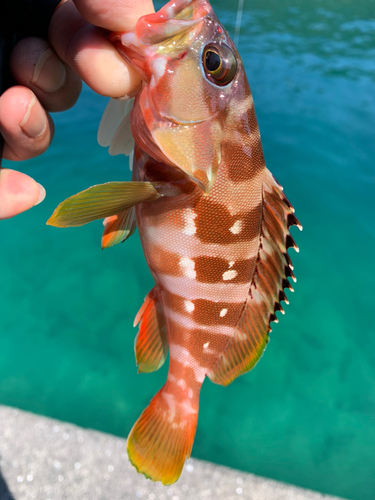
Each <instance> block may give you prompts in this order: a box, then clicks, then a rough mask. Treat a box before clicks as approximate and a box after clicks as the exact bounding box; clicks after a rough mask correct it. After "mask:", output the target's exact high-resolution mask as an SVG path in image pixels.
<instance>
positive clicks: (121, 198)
mask: <svg viewBox="0 0 375 500" xmlns="http://www.w3.org/2000/svg"><path fill="white" fill-rule="evenodd" d="M162 184H163V183H153V182H139V181H130V182H107V183H106V184H98V185H97V186H92V187H90V188H88V189H86V190H85V191H81V192H80V193H78V194H75V195H74V196H71V197H70V198H67V199H66V200H65V201H63V202H62V203H60V205H59V206H58V207H57V208H56V209H55V211H54V212H53V214H52V216H51V217H50V219H49V220H48V221H47V224H49V225H50V226H56V227H76V226H83V225H84V224H87V223H88V222H91V221H93V220H97V219H104V218H105V217H110V216H112V215H116V214H118V213H119V212H123V211H125V210H127V209H128V208H130V207H132V206H134V205H137V204H138V203H143V202H146V201H153V200H156V199H158V198H160V197H161V196H162V195H161V194H159V193H158V191H157V189H156V188H157V187H158V186H161V185H162Z"/></svg>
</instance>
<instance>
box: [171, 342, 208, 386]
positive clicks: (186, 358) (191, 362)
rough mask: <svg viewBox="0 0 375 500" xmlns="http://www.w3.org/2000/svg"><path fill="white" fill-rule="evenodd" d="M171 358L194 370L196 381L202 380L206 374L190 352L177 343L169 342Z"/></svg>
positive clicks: (204, 369)
mask: <svg viewBox="0 0 375 500" xmlns="http://www.w3.org/2000/svg"><path fill="white" fill-rule="evenodd" d="M169 352H170V357H171V359H174V360H176V361H178V362H179V363H181V364H182V365H183V366H189V367H190V368H192V369H193V370H194V374H195V379H196V380H197V382H203V380H204V378H205V376H206V368H205V367H203V366H200V365H199V364H198V362H197V360H196V359H195V358H194V357H193V356H192V355H191V354H190V352H189V351H188V350H187V349H186V348H185V347H182V346H180V345H178V344H171V345H170V346H169Z"/></svg>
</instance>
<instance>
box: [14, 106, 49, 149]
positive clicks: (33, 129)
mask: <svg viewBox="0 0 375 500" xmlns="http://www.w3.org/2000/svg"><path fill="white" fill-rule="evenodd" d="M36 103H37V100H36V97H35V96H33V97H32V98H31V100H30V103H29V106H28V108H27V111H26V113H25V116H24V117H23V120H22V122H21V123H20V127H21V128H22V130H23V131H24V133H25V134H26V135H27V136H28V137H30V138H31V139H36V138H37V137H39V136H40V135H42V134H43V132H44V131H45V130H46V127H47V118H46V115H45V113H44V111H43V110H42V109H37V108H36V106H35V104H36Z"/></svg>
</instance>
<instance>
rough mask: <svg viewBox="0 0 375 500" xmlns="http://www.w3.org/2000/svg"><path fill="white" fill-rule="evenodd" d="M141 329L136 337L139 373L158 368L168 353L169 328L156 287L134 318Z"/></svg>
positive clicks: (135, 323) (147, 296)
mask: <svg viewBox="0 0 375 500" xmlns="http://www.w3.org/2000/svg"><path fill="white" fill-rule="evenodd" d="M138 323H140V325H139V330H138V333H137V336H136V339H135V358H136V361H137V365H138V372H139V373H150V372H154V371H156V370H158V369H159V368H160V367H161V366H162V365H163V364H164V361H165V360H166V358H167V355H168V337H167V328H166V325H165V318H164V312H163V308H162V305H161V303H160V299H159V295H158V292H157V289H156V287H154V288H153V289H152V290H151V291H150V292H149V293H148V294H147V295H146V298H145V301H144V303H143V304H142V307H141V308H140V310H139V312H138V314H137V316H136V317H135V320H134V326H136V325H137V324H138Z"/></svg>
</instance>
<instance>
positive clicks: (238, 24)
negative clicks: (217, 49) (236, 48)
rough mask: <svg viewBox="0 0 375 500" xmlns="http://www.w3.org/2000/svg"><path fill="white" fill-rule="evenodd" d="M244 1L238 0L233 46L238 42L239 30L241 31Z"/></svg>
mask: <svg viewBox="0 0 375 500" xmlns="http://www.w3.org/2000/svg"><path fill="white" fill-rule="evenodd" d="M244 1H245V0H238V9H237V19H236V29H235V30H234V44H235V45H238V41H239V39H240V30H241V22H242V12H243V4H244Z"/></svg>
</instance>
